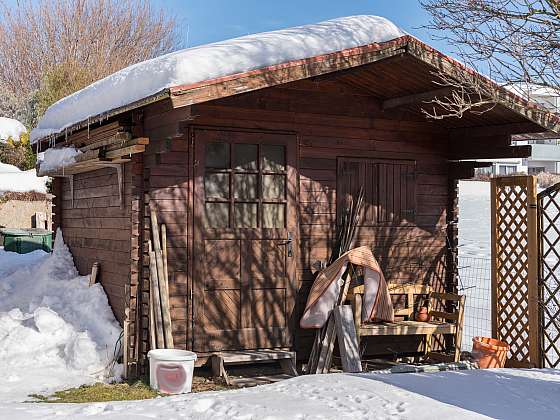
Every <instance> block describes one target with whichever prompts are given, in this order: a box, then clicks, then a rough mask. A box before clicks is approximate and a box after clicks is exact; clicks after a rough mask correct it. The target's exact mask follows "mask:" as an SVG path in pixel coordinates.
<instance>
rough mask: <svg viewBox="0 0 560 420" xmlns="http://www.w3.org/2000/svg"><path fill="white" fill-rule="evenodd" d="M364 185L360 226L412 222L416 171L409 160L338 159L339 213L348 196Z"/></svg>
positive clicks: (354, 193)
mask: <svg viewBox="0 0 560 420" xmlns="http://www.w3.org/2000/svg"><path fill="white" fill-rule="evenodd" d="M360 187H363V188H364V201H365V203H364V211H363V214H362V218H361V225H362V226H375V225H379V224H401V223H403V222H405V223H406V222H414V220H415V216H416V171H415V163H414V162H410V161H382V160H375V159H360V158H339V160H338V174H337V197H338V200H337V205H338V213H339V216H340V212H341V210H342V209H343V208H344V207H345V205H346V203H347V202H348V199H349V197H351V196H352V197H356V196H357V195H358V192H359V190H360Z"/></svg>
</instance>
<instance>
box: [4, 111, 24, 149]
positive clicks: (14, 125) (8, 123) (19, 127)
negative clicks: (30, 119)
mask: <svg viewBox="0 0 560 420" xmlns="http://www.w3.org/2000/svg"><path fill="white" fill-rule="evenodd" d="M26 131H27V129H26V128H25V126H24V125H23V124H22V123H20V122H19V121H18V120H14V119H13V118H6V117H0V143H5V142H6V140H8V139H9V138H10V137H11V138H12V139H14V140H19V136H21V135H22V134H23V133H25V132H26Z"/></svg>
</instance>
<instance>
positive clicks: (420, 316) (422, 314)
mask: <svg viewBox="0 0 560 420" xmlns="http://www.w3.org/2000/svg"><path fill="white" fill-rule="evenodd" d="M415 319H416V321H420V322H428V321H429V320H430V314H428V308H427V307H425V306H421V307H419V308H418V311H417V312H416V317H415Z"/></svg>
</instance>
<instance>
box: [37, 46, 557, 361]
mask: <svg viewBox="0 0 560 420" xmlns="http://www.w3.org/2000/svg"><path fill="white" fill-rule="evenodd" d="M434 71H442V72H445V73H447V74H449V75H451V76H452V75H453V74H455V75H456V74H457V73H458V72H470V70H468V69H466V68H464V67H463V66H462V65H460V64H459V63H457V62H456V61H453V60H452V59H450V58H448V57H446V56H445V55H443V54H441V53H440V52H438V51H436V50H434V49H432V48H431V47H429V46H428V45H426V44H424V43H422V42H420V41H418V40H417V39H415V38H413V37H410V36H402V37H400V38H398V39H395V40H392V41H389V42H384V43H376V44H371V45H364V46H360V47H356V48H351V49H347V50H342V51H337V52H334V53H329V54H325V55H321V56H315V57H308V58H306V59H302V60H296V61H291V62H286V63H283V64H280V65H274V66H269V67H265V68H261V69H258V70H253V71H249V72H245V73H240V74H232V75H228V76H226V77H220V78H217V79H212V80H206V81H204V82H200V83H196V84H192V85H185V86H174V87H171V88H167V89H164V90H163V91H161V92H159V93H157V94H155V95H153V96H151V97H148V98H145V99H144V100H142V101H138V102H135V103H131V104H127V105H126V106H123V107H121V108H117V109H107V110H106V112H104V113H102V114H100V115H97V116H92V117H90V118H88V119H87V120H84V121H81V122H78V123H75V124H74V125H72V126H71V127H68V128H67V129H65V130H61V131H60V132H58V133H56V134H55V135H54V136H49V137H45V138H42V139H39V141H38V142H37V143H36V146H37V147H38V148H39V149H40V150H44V149H45V148H47V147H61V146H69V145H73V146H75V147H77V148H81V149H82V150H83V151H84V152H85V153H84V154H83V155H82V157H81V158H80V161H79V162H77V163H74V164H72V165H69V166H67V167H65V168H63V169H60V170H58V171H55V172H52V171H51V172H50V173H49V174H50V175H53V176H55V177H56V178H55V180H54V194H55V196H56V198H55V199H54V204H55V207H54V216H53V218H54V224H55V227H61V228H62V229H63V232H64V238H65V240H66V242H67V243H68V245H69V247H70V250H71V251H72V254H73V255H74V259H75V262H76V265H77V267H78V269H79V271H80V273H81V274H86V273H88V272H89V271H90V269H91V266H92V263H93V262H94V261H98V262H99V263H100V273H99V281H100V282H101V284H102V285H103V287H104V288H105V290H106V292H107V295H108V296H109V301H110V304H111V306H112V308H113V309H114V312H115V314H116V316H117V317H118V318H119V320H120V321H123V316H124V307H125V305H129V306H130V308H131V312H130V317H129V319H130V323H131V337H130V342H129V343H128V344H129V351H130V354H131V355H134V354H137V355H140V356H139V357H141V355H143V354H145V353H146V352H147V350H148V342H147V332H146V327H147V325H148V319H147V314H148V311H147V306H146V305H147V302H148V297H147V293H148V290H149V289H148V276H149V273H148V267H147V251H148V250H147V240H148V239H149V237H150V231H149V229H150V221H149V209H150V208H154V209H156V210H157V214H158V218H159V220H160V222H161V223H165V224H166V226H167V231H168V242H169V278H170V286H169V287H170V296H171V298H170V300H171V307H172V309H171V312H172V322H173V330H174V341H175V345H176V347H178V348H184V349H192V350H194V351H196V352H198V353H199V357H200V358H199V362H200V363H203V362H204V361H205V360H206V359H205V356H208V355H210V354H211V353H213V352H216V351H222V350H232V351H234V350H246V349H295V350H297V351H298V357H302V358H305V357H306V354H307V352H308V351H309V349H310V347H311V340H310V337H311V336H312V335H311V334H310V333H309V332H306V331H301V330H299V329H298V327H297V325H298V321H299V317H300V315H301V311H302V309H303V306H304V304H305V300H306V296H307V292H308V290H309V288H310V286H311V283H312V281H313V278H314V272H315V271H316V269H317V268H318V267H320V265H321V263H323V262H325V261H326V260H327V259H328V257H329V253H330V249H331V246H332V241H333V238H334V235H335V230H336V221H337V211H340V203H341V202H342V201H343V200H344V199H345V197H346V196H348V195H351V194H354V193H356V192H357V191H358V189H359V188H360V187H361V186H363V187H364V189H365V210H364V214H363V218H362V222H361V227H360V230H359V233H358V243H357V245H368V246H370V247H371V248H372V249H373V251H374V255H375V256H376V258H378V260H379V261H380V262H381V265H382V267H383V268H384V270H385V274H386V277H387V278H388V280H389V281H391V282H410V281H415V282H419V283H423V284H430V285H431V286H432V287H434V288H435V289H439V290H448V291H453V290H455V288H456V277H455V273H456V245H457V225H456V221H457V217H458V215H457V181H458V180H459V179H461V178H469V177H471V176H472V174H473V170H474V167H475V166H476V163H474V162H472V160H473V159H478V158H481V159H482V158H484V159H487V158H503V157H526V156H529V154H530V148H531V147H530V146H519V147H517V146H512V145H511V136H512V135H515V134H519V133H530V132H543V131H547V130H554V131H557V130H558V120H557V118H556V117H555V116H553V115H550V114H548V113H547V112H546V111H544V110H542V109H540V108H538V107H537V106H536V105H532V104H529V103H527V102H526V101H524V100H523V99H522V98H520V97H517V96H515V95H513V94H511V93H509V92H508V91H506V90H504V89H501V88H499V87H497V86H494V87H495V88H496V89H498V91H499V92H500V98H501V99H500V101H499V103H498V104H496V106H495V107H493V108H492V109H491V110H488V111H487V112H485V113H482V114H475V113H469V112H467V113H465V115H464V116H463V117H462V118H460V119H459V118H447V119H442V120H428V119H426V117H425V116H424V114H423V113H422V107H424V106H425V105H426V104H425V102H424V101H426V100H429V99H431V98H433V96H434V95H435V94H437V93H438V92H441V91H440V87H438V86H437V85H435V84H434V80H435V77H436V76H434ZM477 77H480V81H481V83H485V84H488V85H489V86H491V85H492V82H490V81H489V80H487V79H484V78H483V77H482V76H477ZM127 284H129V285H130V286H131V287H130V295H126V296H125V289H127V288H125V285H127ZM406 346H409V347H410V346H411V348H412V350H414V348H415V347H414V346H417V344H415V342H412V341H411V340H410V339H405V340H400V341H398V340H396V339H392V341H391V342H389V341H387V338H384V339H381V338H379V339H375V340H372V344H371V346H370V349H369V350H368V351H370V352H371V353H374V354H380V355H381V354H392V353H393V352H394V351H395V349H396V348H405V347H406Z"/></svg>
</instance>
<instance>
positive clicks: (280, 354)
mask: <svg viewBox="0 0 560 420" xmlns="http://www.w3.org/2000/svg"><path fill="white" fill-rule="evenodd" d="M214 356H220V357H221V358H222V359H223V361H224V364H226V365H242V364H246V363H266V362H273V361H275V360H283V359H295V357H296V353H295V352H293V351H287V350H240V351H222V352H218V353H214Z"/></svg>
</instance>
